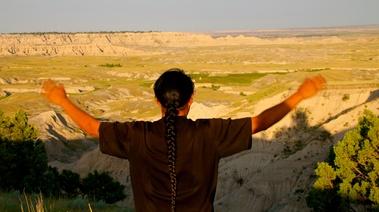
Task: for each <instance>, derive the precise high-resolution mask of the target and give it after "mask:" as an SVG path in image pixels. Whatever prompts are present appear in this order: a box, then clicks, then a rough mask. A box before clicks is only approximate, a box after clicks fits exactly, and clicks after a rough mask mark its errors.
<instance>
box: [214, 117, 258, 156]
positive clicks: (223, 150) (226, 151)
mask: <svg viewBox="0 0 379 212" xmlns="http://www.w3.org/2000/svg"><path fill="white" fill-rule="evenodd" d="M251 124H252V123H251V118H250V117H249V118H241V119H213V120H212V121H211V136H212V137H213V139H212V140H213V141H214V142H215V145H216V148H217V153H218V155H219V157H220V158H222V157H227V156H230V155H233V154H236V153H238V152H241V151H244V150H248V149H250V148H251V142H252V128H251Z"/></svg>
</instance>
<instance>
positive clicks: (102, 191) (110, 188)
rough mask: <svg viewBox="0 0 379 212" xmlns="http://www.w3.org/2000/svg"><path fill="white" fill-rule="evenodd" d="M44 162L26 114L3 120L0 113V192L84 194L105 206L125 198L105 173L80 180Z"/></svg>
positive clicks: (73, 195)
mask: <svg viewBox="0 0 379 212" xmlns="http://www.w3.org/2000/svg"><path fill="white" fill-rule="evenodd" d="M47 162H48V161H47V153H46V150H45V147H44V143H43V142H42V141H40V140H38V138H37V131H36V130H35V128H33V127H32V126H31V125H29V124H28V117H27V115H26V113H24V112H17V113H16V114H15V116H14V117H6V116H4V114H3V113H2V112H0V190H3V191H12V190H15V191H20V192H26V193H38V194H40V193H42V194H43V195H45V196H48V197H58V196H66V197H75V196H78V195H81V194H84V195H87V196H90V197H91V198H93V199H95V200H104V201H105V202H107V203H113V202H116V201H118V200H121V199H123V198H125V194H124V193H123V189H124V186H122V185H121V184H120V183H118V182H117V181H114V180H113V178H112V177H111V176H109V175H108V174H107V173H101V174H99V173H98V172H97V171H95V172H94V173H93V174H92V173H90V174H89V175H88V177H86V178H85V179H83V180H82V181H81V180H80V176H79V175H78V174H76V173H74V172H71V171H68V170H63V171H62V173H61V174H60V173H59V172H58V170H57V169H56V168H53V167H49V166H48V164H47ZM81 188H83V190H81Z"/></svg>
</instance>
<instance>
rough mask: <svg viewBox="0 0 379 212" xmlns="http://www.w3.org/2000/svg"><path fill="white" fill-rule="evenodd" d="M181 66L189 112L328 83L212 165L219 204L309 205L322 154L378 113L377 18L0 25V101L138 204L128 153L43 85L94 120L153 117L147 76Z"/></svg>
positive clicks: (75, 163) (219, 113)
mask: <svg viewBox="0 0 379 212" xmlns="http://www.w3.org/2000/svg"><path fill="white" fill-rule="evenodd" d="M172 67H178V68H182V69H184V70H185V71H186V73H189V74H190V75H191V76H192V78H193V80H194V81H195V86H196V94H195V102H194V104H193V106H192V108H191V112H190V114H189V117H190V118H192V119H196V118H208V117H221V118H226V117H234V118H238V117H245V116H253V115H257V114H259V113H260V112H261V111H263V110H264V109H266V108H268V107H270V106H273V105H275V104H277V103H279V102H280V101H282V100H283V99H284V98H286V97H287V96H288V95H290V94H291V93H293V92H294V91H295V89H296V88H297V86H299V85H300V83H301V82H302V81H303V80H304V78H306V77H310V76H314V75H317V74H321V75H323V76H324V77H325V78H326V80H327V82H328V85H327V88H326V89H325V90H323V91H322V92H321V93H320V94H318V95H317V96H316V97H314V98H312V99H309V100H306V101H304V102H302V103H301V104H300V105H299V107H298V108H297V110H296V111H294V112H292V113H291V114H289V115H288V116H287V117H285V118H284V119H283V120H282V121H280V122H279V123H278V124H276V125H275V126H273V127H272V128H270V129H269V130H266V131H265V132H262V133H258V134H256V135H254V136H253V145H252V149H251V150H249V151H245V152H242V153H240V154H238V155H234V156H232V157H228V158H225V159H223V160H222V161H221V163H220V167H219V182H218V188H217V195H216V200H215V207H216V211H309V210H310V209H309V208H308V207H307V205H306V202H305V197H306V195H307V192H308V190H309V189H310V187H311V186H312V184H313V181H314V168H315V166H316V164H317V162H320V161H323V160H325V158H326V156H327V154H328V151H329V148H330V146H331V145H333V144H335V143H336V142H337V141H338V140H339V139H341V137H342V136H343V135H344V132H346V131H347V130H349V129H351V128H352V127H354V126H355V125H356V124H357V121H358V118H359V116H360V115H361V114H362V112H363V110H365V109H370V110H371V111H373V112H374V113H376V114H379V27H362V28H341V29H339V28H335V29H334V28H333V29H317V30H316V29H315V30H311V29H307V30H303V31H302V30H297V31H296V30H277V31H275V30H272V31H263V32H262V31H259V32H219V33H214V34H201V33H196V34H195V33H177V32H138V33H137V32H125V33H123V32H117V33H34V34H0V109H1V111H3V112H5V113H6V114H12V113H14V112H16V111H17V110H24V111H26V112H27V113H28V114H29V117H30V122H31V123H32V124H33V125H35V126H36V127H37V128H38V130H39V135H40V138H41V139H43V140H44V141H45V145H46V148H47V151H48V156H49V163H50V165H52V166H56V167H58V168H59V169H70V170H73V171H75V172H78V173H80V174H81V175H83V176H84V175H85V174H87V173H88V172H90V171H92V170H95V169H98V170H104V171H109V172H110V173H111V174H112V176H114V177H115V178H116V179H117V180H119V181H120V182H121V183H123V184H125V185H126V186H127V187H126V193H127V198H126V199H125V201H123V202H121V203H119V204H121V205H128V206H132V205H133V197H132V193H131V188H130V178H129V170H128V161H125V160H120V159H117V158H114V157H110V156H107V155H103V154H101V153H100V152H99V149H98V147H97V141H96V140H95V139H93V138H91V137H89V136H87V135H86V134H85V133H83V132H82V131H81V130H80V129H78V128H77V127H76V126H75V125H74V124H73V123H72V121H71V120H70V119H69V118H68V117H67V116H66V115H65V114H64V113H63V111H62V110H61V109H59V108H56V107H54V106H51V105H49V104H48V103H47V101H45V100H44V98H43V97H42V96H41V94H40V86H41V83H42V81H43V80H45V79H48V78H51V79H54V80H57V81H58V82H60V83H63V84H64V85H65V87H66V89H67V92H68V95H69V96H70V98H71V99H73V101H74V102H75V103H76V104H78V105H80V106H81V107H82V108H83V109H85V110H86V111H88V112H89V113H91V114H92V115H94V116H95V117H97V118H99V119H101V120H109V121H115V120H118V121H129V120H156V119H159V118H160V110H159V108H158V107H157V105H156V103H155V100H154V96H153V92H152V84H153V82H154V80H155V79H156V78H157V77H158V76H159V74H160V73H162V72H163V71H164V70H166V69H168V68H172Z"/></svg>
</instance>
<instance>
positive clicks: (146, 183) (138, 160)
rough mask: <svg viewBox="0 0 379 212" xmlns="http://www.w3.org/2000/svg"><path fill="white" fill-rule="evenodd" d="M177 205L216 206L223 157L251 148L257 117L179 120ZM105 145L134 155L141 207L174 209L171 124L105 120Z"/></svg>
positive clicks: (186, 207)
mask: <svg viewBox="0 0 379 212" xmlns="http://www.w3.org/2000/svg"><path fill="white" fill-rule="evenodd" d="M176 129H177V137H176V151H177V152H176V173H177V197H176V210H177V211H179V212H182V211H196V212H199V211H200V212H201V211H207V212H209V211H213V200H214V197H215V193H216V185H217V174H218V163H219V160H220V158H222V157H226V156H229V155H232V154H235V153H238V152H241V151H243V150H247V149H250V147H251V140H252V129H251V118H242V119H234V120H232V119H198V120H196V121H193V120H190V119H187V118H186V117H178V118H177V120H176ZM99 136H100V138H99V140H100V150H101V151H102V152H103V153H105V154H109V155H113V156H116V157H120V158H125V159H128V160H129V163H130V176H131V182H132V188H133V194H134V202H135V208H136V211H140V212H141V211H143V212H144V211H149V212H154V211H170V200H171V193H170V180H169V179H170V177H169V171H168V157H167V143H166V141H165V124H164V120H163V119H160V120H158V121H155V122H146V121H134V122H124V123H120V122H101V124H100V129H99Z"/></svg>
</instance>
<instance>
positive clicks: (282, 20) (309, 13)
mask: <svg viewBox="0 0 379 212" xmlns="http://www.w3.org/2000/svg"><path fill="white" fill-rule="evenodd" d="M377 8H379V1H376V0H365V1H355V0H334V1H327V0H319V1H302V0H288V1H286V2H285V4H284V3H283V2H282V3H280V4H279V3H278V2H277V1H274V0H266V1H258V0H253V1H248V0H235V1H233V2H230V1H216V0H208V1H200V0H193V1H185V2H183V1H180V2H179V1H174V0H162V1H159V2H149V1H147V0H139V1H137V0H113V1H104V0H81V1H75V0H67V1H49V0H12V1H3V2H2V7H1V10H0V11H1V12H0V33H22V32H31V33H32V32H99V31H179V32H214V31H238V30H257V29H288V28H319V27H339V26H342V27H343V26H360V25H378V24H379V13H378V12H377Z"/></svg>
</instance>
